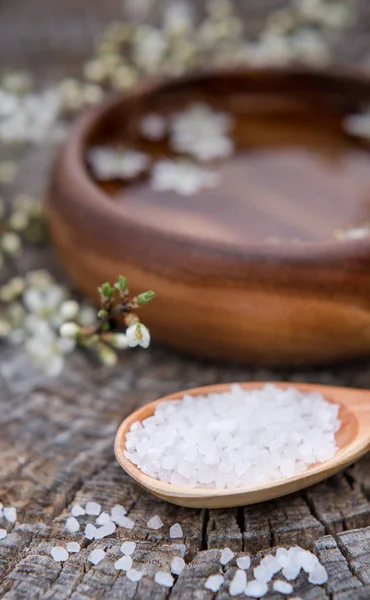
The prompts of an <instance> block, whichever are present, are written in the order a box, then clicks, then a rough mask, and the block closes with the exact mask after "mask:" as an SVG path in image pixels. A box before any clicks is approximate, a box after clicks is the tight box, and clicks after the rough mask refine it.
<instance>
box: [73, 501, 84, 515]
mask: <svg viewBox="0 0 370 600" xmlns="http://www.w3.org/2000/svg"><path fill="white" fill-rule="evenodd" d="M71 515H72V517H82V516H83V515H86V510H85V509H84V508H82V506H81V505H80V504H74V505H73V506H72V508H71Z"/></svg>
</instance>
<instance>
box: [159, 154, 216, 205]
mask: <svg viewBox="0 0 370 600" xmlns="http://www.w3.org/2000/svg"><path fill="white" fill-rule="evenodd" d="M218 181H219V176H218V174H217V173H215V172H213V171H206V170H205V169H202V168H201V167H200V166H198V165H196V164H192V163H190V162H187V161H174V160H160V161H158V162H157V163H155V165H154V167H153V173H152V178H151V184H152V186H153V189H155V190H156V191H158V192H165V191H169V190H173V191H175V192H177V193H178V194H182V195H183V196H191V195H193V194H196V193H197V192H199V191H200V190H201V189H202V188H208V187H214V186H215V185H217V183H218Z"/></svg>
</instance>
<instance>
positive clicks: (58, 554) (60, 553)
mask: <svg viewBox="0 0 370 600" xmlns="http://www.w3.org/2000/svg"><path fill="white" fill-rule="evenodd" d="M51 556H52V557H53V559H54V560H55V562H64V561H66V560H68V556H69V554H68V552H67V550H66V549H65V548H63V546H54V548H52V549H51Z"/></svg>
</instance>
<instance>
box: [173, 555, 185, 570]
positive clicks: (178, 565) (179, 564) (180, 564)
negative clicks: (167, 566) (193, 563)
mask: <svg viewBox="0 0 370 600" xmlns="http://www.w3.org/2000/svg"><path fill="white" fill-rule="evenodd" d="M184 569H185V561H184V559H183V558H181V556H175V558H174V559H173V560H172V562H171V573H173V574H174V575H181V573H182V572H183V570H184Z"/></svg>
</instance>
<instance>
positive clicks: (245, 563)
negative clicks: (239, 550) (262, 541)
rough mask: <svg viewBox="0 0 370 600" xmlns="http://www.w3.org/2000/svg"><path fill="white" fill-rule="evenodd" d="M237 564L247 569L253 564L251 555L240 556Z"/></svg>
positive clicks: (240, 567)
mask: <svg viewBox="0 0 370 600" xmlns="http://www.w3.org/2000/svg"><path fill="white" fill-rule="evenodd" d="M236 564H237V565H238V567H239V569H243V570H244V571H247V570H248V569H249V567H250V566H251V559H250V557H249V556H239V558H237V559H236Z"/></svg>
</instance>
